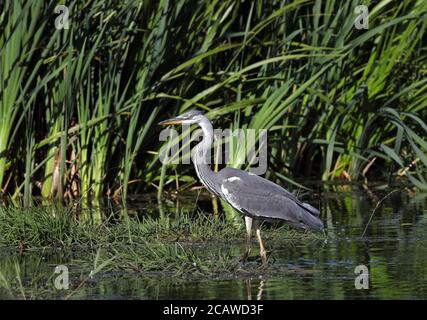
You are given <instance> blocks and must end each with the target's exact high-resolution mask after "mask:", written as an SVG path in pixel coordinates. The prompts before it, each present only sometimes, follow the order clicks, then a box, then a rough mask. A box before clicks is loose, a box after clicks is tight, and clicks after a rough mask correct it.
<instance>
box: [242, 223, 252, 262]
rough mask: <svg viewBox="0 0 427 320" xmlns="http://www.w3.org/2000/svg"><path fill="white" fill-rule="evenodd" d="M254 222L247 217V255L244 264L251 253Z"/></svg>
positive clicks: (244, 257)
mask: <svg viewBox="0 0 427 320" xmlns="http://www.w3.org/2000/svg"><path fill="white" fill-rule="evenodd" d="M252 221H253V219H252V218H251V217H247V216H245V225H246V243H245V254H244V255H243V257H242V262H246V260H247V259H248V257H249V254H250V253H251V238H252Z"/></svg>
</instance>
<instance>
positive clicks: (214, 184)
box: [193, 119, 221, 195]
mask: <svg viewBox="0 0 427 320" xmlns="http://www.w3.org/2000/svg"><path fill="white" fill-rule="evenodd" d="M200 127H201V128H202V130H203V140H202V141H201V142H200V143H199V144H198V145H197V146H196V147H195V150H194V153H193V163H194V167H195V169H196V173H197V176H198V177H199V179H200V181H201V182H202V183H203V185H204V186H205V187H206V188H207V189H208V190H209V191H211V192H213V193H215V194H217V195H218V193H219V190H220V188H221V186H220V184H219V183H218V181H217V177H216V173H215V172H213V171H212V170H211V167H210V165H209V163H210V158H211V157H210V154H211V153H210V150H211V147H212V142H213V128H212V124H211V123H210V122H209V120H208V119H206V120H203V121H202V122H201V123H200Z"/></svg>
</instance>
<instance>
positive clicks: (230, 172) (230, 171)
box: [219, 168, 320, 216]
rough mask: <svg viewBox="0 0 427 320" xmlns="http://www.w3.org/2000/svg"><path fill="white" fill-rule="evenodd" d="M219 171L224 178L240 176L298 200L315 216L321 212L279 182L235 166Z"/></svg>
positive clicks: (271, 190) (251, 182)
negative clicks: (276, 182)
mask: <svg viewBox="0 0 427 320" xmlns="http://www.w3.org/2000/svg"><path fill="white" fill-rule="evenodd" d="M219 173H220V175H221V178H222V180H224V179H227V178H230V177H239V178H241V179H243V180H244V181H245V182H246V183H249V184H253V186H263V189H266V190H269V191H270V192H274V193H275V194H280V195H283V196H284V197H287V198H289V199H290V200H292V201H294V202H296V203H297V204H298V205H299V206H300V207H303V208H304V209H306V210H308V211H309V212H310V213H311V214H313V215H315V216H319V214H320V212H319V210H317V209H316V208H314V207H313V206H311V205H310V204H308V203H305V202H302V201H301V200H299V199H298V198H297V197H296V196H295V195H294V194H293V193H291V192H289V191H288V190H286V189H285V188H282V187H281V186H279V185H278V184H275V183H274V182H271V181H270V180H267V179H264V178H263V177H260V176H257V175H255V174H253V173H249V172H246V171H242V170H239V169H234V168H224V169H222V170H221V171H220V172H219ZM259 189H260V188H258V187H257V192H259Z"/></svg>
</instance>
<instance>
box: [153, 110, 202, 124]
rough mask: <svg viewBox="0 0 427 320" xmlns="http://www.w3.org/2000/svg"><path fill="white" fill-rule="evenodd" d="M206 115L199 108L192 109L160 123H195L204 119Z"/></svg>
mask: <svg viewBox="0 0 427 320" xmlns="http://www.w3.org/2000/svg"><path fill="white" fill-rule="evenodd" d="M204 119H206V117H205V116H204V115H203V112H201V111H198V110H190V111H187V112H184V113H183V114H181V115H179V116H177V117H176V118H172V119H168V120H164V121H161V122H159V124H160V125H164V126H167V125H171V124H194V123H199V122H200V121H203V120H204Z"/></svg>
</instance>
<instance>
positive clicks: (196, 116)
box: [160, 110, 323, 262]
mask: <svg viewBox="0 0 427 320" xmlns="http://www.w3.org/2000/svg"><path fill="white" fill-rule="evenodd" d="M176 123H187V124H194V123H196V124H198V125H199V126H200V127H201V128H202V130H203V140H202V141H201V142H200V143H199V144H198V145H197V146H196V147H195V148H194V150H193V153H192V159H193V163H194V167H195V169H196V173H197V176H198V177H199V179H200V181H201V182H202V184H203V185H204V186H205V187H206V188H207V189H208V190H209V191H210V192H212V193H214V194H215V195H217V196H218V197H221V198H223V199H224V200H225V201H227V202H228V203H229V204H230V205H231V206H232V207H233V208H235V209H236V210H237V211H239V212H240V213H241V214H243V215H244V216H245V223H246V228H247V239H246V243H247V248H246V252H245V255H244V260H245V259H246V258H247V256H248V255H249V251H250V234H251V232H250V230H251V229H252V219H256V220H259V219H279V220H283V221H285V222H286V223H288V224H290V225H292V226H295V227H298V228H303V229H308V228H311V229H314V230H318V231H320V230H322V229H323V222H322V221H321V220H320V219H319V211H318V210H317V209H316V208H314V207H313V206H311V205H309V204H308V203H304V202H302V201H300V200H299V199H298V198H297V197H296V196H295V195H294V194H292V193H290V192H289V191H287V190H285V189H284V188H282V187H281V186H279V185H277V184H275V183H273V182H271V181H269V180H267V179H264V178H262V177H259V176H257V175H254V174H251V173H249V172H246V171H242V170H238V169H233V168H225V169H222V170H221V171H220V172H213V171H212V170H211V168H210V165H209V163H210V161H209V160H210V148H211V146H212V143H213V128H212V124H211V123H210V121H209V120H208V118H206V117H205V116H204V115H203V113H201V112H200V111H196V110H191V111H188V112H185V113H183V114H182V115H180V116H178V117H176V118H174V119H169V120H166V121H162V122H161V123H160V124H176ZM256 220H255V221H256ZM256 225H257V224H256ZM256 229H257V238H258V241H259V243H260V254H261V257H262V259H263V262H265V261H266V259H267V258H266V252H265V249H264V246H263V244H262V240H261V235H260V229H259V227H258V226H257V227H256Z"/></svg>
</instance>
